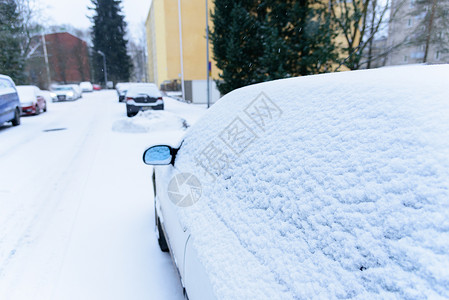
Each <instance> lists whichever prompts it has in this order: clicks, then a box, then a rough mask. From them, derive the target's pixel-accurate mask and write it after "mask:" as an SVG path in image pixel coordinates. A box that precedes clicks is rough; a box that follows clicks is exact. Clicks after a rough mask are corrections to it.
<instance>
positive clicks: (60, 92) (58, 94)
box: [50, 84, 81, 102]
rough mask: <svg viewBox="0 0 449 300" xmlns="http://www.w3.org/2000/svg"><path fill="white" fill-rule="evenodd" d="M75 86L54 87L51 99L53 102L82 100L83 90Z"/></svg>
mask: <svg viewBox="0 0 449 300" xmlns="http://www.w3.org/2000/svg"><path fill="white" fill-rule="evenodd" d="M75 86H77V85H73V84H66V85H57V86H53V87H52V90H51V93H50V95H51V99H52V101H53V102H58V101H67V100H76V99H79V98H81V89H80V88H79V86H77V87H78V88H76V87H75Z"/></svg>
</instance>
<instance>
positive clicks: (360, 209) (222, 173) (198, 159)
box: [167, 65, 449, 299]
mask: <svg viewBox="0 0 449 300" xmlns="http://www.w3.org/2000/svg"><path fill="white" fill-rule="evenodd" d="M448 86H449V66H447V65H446V66H413V67H398V68H387V69H378V70H370V71H357V72H345V73H339V74H326V75H318V76H309V77H302V78H293V79H287V80H280V81H273V82H269V83H264V84H258V85H254V86H250V87H246V88H242V89H239V90H236V91H234V92H232V93H230V94H228V95H227V96H225V97H224V98H222V99H221V100H220V101H219V102H218V103H217V104H215V105H214V106H213V107H212V108H211V109H210V111H209V112H208V113H207V114H205V115H204V116H203V118H202V119H201V120H200V121H199V122H197V123H196V124H195V125H194V126H193V127H192V128H191V129H190V130H189V131H188V133H187V136H186V138H185V140H184V143H183V145H182V148H181V150H180V151H179V153H178V156H177V160H176V164H175V166H176V169H177V170H178V171H179V172H191V173H194V174H195V175H196V176H197V177H198V178H199V179H200V180H201V182H202V185H203V196H202V198H201V199H200V200H199V201H198V202H197V203H196V204H195V205H194V206H192V207H189V208H178V212H179V214H180V216H181V220H182V223H184V224H186V225H187V227H188V228H189V230H190V231H191V233H192V236H193V238H194V245H195V247H196V249H197V251H198V253H199V256H200V260H201V261H202V262H203V264H204V265H205V267H206V269H207V270H208V272H209V273H210V276H211V282H212V284H213V286H214V290H215V292H216V293H217V296H218V298H220V299H304V298H307V299H309V298H319V299H323V298H363V299H372V298H407V299H424V298H440V297H442V298H448V297H449V117H448V116H449V92H448V91H449V90H448ZM261 93H264V95H262V96H261ZM258 97H259V98H258ZM260 97H262V98H260ZM255 99H258V100H255ZM261 99H262V100H261ZM254 101H256V102H254ZM257 101H258V102H257ZM264 101H265V102H264ZM264 103H265V104H266V105H265V106H264ZM255 108H257V109H255ZM266 108H269V109H266ZM257 112H258V113H261V114H260V115H259V116H258V115H257ZM260 116H262V117H260ZM167 182H168V181H167Z"/></svg>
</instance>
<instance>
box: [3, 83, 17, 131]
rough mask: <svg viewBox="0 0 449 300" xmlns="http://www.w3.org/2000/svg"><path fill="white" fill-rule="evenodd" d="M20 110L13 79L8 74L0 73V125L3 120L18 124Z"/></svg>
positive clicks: (14, 124)
mask: <svg viewBox="0 0 449 300" xmlns="http://www.w3.org/2000/svg"><path fill="white" fill-rule="evenodd" d="M21 112H22V110H21V108H20V101H19V95H18V94H17V90H16V87H15V84H14V81H12V79H11V78H10V77H9V76H5V75H0V125H1V124H3V123H5V122H11V123H12V125H13V126H17V125H20V114H21Z"/></svg>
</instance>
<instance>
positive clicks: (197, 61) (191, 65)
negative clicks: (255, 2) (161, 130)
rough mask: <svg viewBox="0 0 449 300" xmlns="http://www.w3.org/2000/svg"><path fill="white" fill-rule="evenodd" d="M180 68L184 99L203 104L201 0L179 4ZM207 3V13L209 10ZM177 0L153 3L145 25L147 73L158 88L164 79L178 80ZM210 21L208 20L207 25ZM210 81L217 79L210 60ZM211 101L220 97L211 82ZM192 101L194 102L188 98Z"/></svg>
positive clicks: (204, 75)
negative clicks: (182, 70) (182, 73)
mask: <svg viewBox="0 0 449 300" xmlns="http://www.w3.org/2000/svg"><path fill="white" fill-rule="evenodd" d="M180 3H181V25H182V26H181V28H182V31H181V32H182V35H181V38H182V51H183V55H182V57H183V69H184V81H185V91H186V99H188V100H194V101H195V102H203V103H204V102H205V100H206V99H207V88H206V82H207V81H206V78H207V72H208V71H207V58H206V52H207V51H206V47H207V45H206V2H205V0H189V1H182V0H181V1H180ZM212 5H213V4H212V0H208V6H209V11H210V10H212V9H213V6H212ZM178 20H179V14H178V0H153V1H152V4H151V7H150V12H149V14H148V17H147V20H146V22H145V26H146V34H147V47H148V74H149V79H150V81H152V82H155V83H156V84H158V85H160V84H161V83H162V82H164V81H165V80H174V79H177V80H178V81H179V82H180V81H181V55H180V52H181V47H180V36H179V22H178ZM211 25H212V22H211V20H210V18H209V26H211ZM209 60H210V61H211V79H218V78H219V76H218V73H219V70H218V69H217V68H216V67H215V62H214V61H213V59H212V49H211V47H210V48H209ZM211 97H212V98H213V102H215V101H216V100H218V98H219V97H220V94H219V92H218V90H217V89H216V87H215V82H214V81H213V80H211ZM192 98H194V99H192Z"/></svg>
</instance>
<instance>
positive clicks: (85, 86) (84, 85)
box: [80, 81, 94, 93]
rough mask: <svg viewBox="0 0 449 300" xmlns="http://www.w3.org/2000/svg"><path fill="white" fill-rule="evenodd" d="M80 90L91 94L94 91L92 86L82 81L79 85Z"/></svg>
mask: <svg viewBox="0 0 449 300" xmlns="http://www.w3.org/2000/svg"><path fill="white" fill-rule="evenodd" d="M80 88H81V91H82V92H83V93H84V92H88V93H90V92H93V91H94V86H93V85H92V83H90V82H89V81H83V82H81V83H80Z"/></svg>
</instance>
